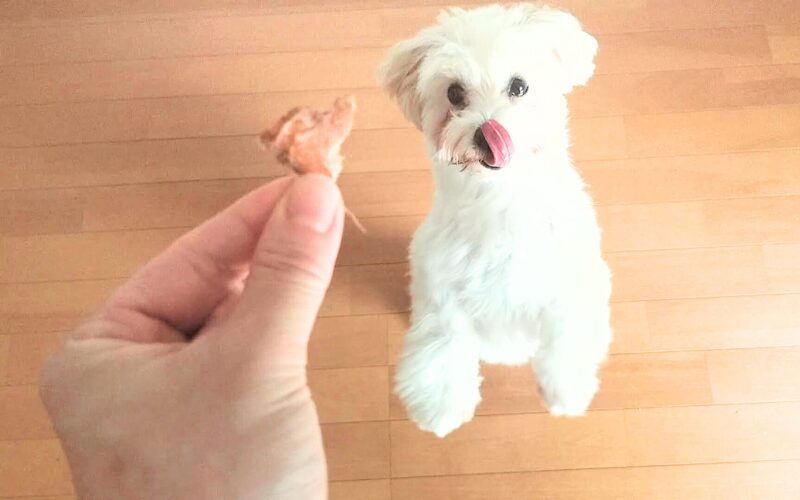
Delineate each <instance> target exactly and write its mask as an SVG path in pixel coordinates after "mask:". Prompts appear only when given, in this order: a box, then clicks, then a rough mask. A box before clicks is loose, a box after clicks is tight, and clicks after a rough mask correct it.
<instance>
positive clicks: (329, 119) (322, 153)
mask: <svg viewBox="0 0 800 500" xmlns="http://www.w3.org/2000/svg"><path fill="white" fill-rule="evenodd" d="M355 111H356V100H355V98H353V97H352V96H348V97H340V98H338V99H336V102H334V103H333V108H331V109H329V110H326V111H318V110H315V109H312V108H308V107H299V108H294V109H293V110H291V111H289V112H288V113H286V114H285V115H284V116H282V117H281V118H280V119H279V120H278V121H277V122H275V123H274V124H273V125H272V126H271V127H270V128H268V129H267V130H265V131H264V132H263V133H262V134H261V142H262V143H263V144H264V145H265V146H266V147H267V148H269V149H272V150H275V151H276V152H277V157H278V161H280V162H281V163H283V164H285V165H287V166H289V167H290V168H291V169H292V170H294V171H295V172H296V173H297V174H299V175H302V174H308V173H317V174H323V175H328V176H330V177H332V178H333V179H334V180H335V179H337V178H338V177H339V174H340V173H342V156H341V154H339V151H340V149H341V146H342V143H343V142H344V140H345V139H346V138H347V135H348V134H349V133H350V130H351V129H352V128H353V115H354V114H355ZM345 211H346V212H347V214H348V215H349V216H350V219H351V220H352V221H353V223H354V224H355V225H356V226H357V227H358V228H359V229H360V230H361V232H364V233H365V232H366V229H365V228H364V226H363V225H362V224H361V222H360V221H359V220H358V217H356V216H355V214H353V212H351V211H350V210H349V209H348V208H347V207H345Z"/></svg>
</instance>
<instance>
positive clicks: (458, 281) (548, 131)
mask: <svg viewBox="0 0 800 500" xmlns="http://www.w3.org/2000/svg"><path fill="white" fill-rule="evenodd" d="M596 50H597V42H596V41H595V39H594V38H592V37H591V36H590V35H588V34H587V33H584V32H583V31H582V30H581V27H580V25H579V23H578V21H577V20H576V19H575V18H574V17H573V16H571V15H569V14H567V13H564V12H560V11H557V10H553V9H549V8H545V7H540V6H533V5H518V6H514V7H510V8H503V7H500V6H496V5H495V6H489V7H482V8H478V9H474V10H469V11H465V10H461V9H451V10H447V11H445V12H443V13H442V14H441V15H440V16H439V18H438V22H437V24H436V25H434V26H432V27H429V28H427V29H424V30H423V31H421V32H420V33H419V34H418V35H417V36H416V37H414V38H412V39H410V40H406V41H403V42H401V43H399V44H398V45H396V46H395V47H394V48H392V49H391V51H390V53H389V56H388V60H387V61H386V63H385V64H384V66H383V67H382V69H381V82H382V84H383V86H384V87H385V88H386V89H387V90H388V92H389V93H390V94H391V95H392V96H394V97H395V98H396V99H397V101H398V102H399V104H400V107H401V108H402V110H403V112H404V114H405V116H406V117H407V118H408V119H409V120H410V121H411V122H413V123H414V124H415V125H416V126H417V128H419V129H420V130H421V131H422V132H423V133H424V135H425V139H426V144H427V149H428V152H429V155H430V157H431V160H432V162H433V174H434V178H435V184H436V191H435V194H434V199H433V208H432V209H431V212H430V214H428V216H427V218H426V219H425V221H424V222H423V223H422V225H421V226H420V227H419V229H418V230H417V232H416V234H415V235H414V239H413V241H412V243H411V257H410V258H411V296H412V315H411V323H412V325H411V329H410V330H409V332H408V333H407V334H406V337H405V344H404V348H403V354H402V357H401V359H400V362H399V364H398V367H397V375H396V387H395V392H396V393H397V394H398V396H399V397H400V399H401V400H402V401H403V402H404V404H405V405H406V408H407V410H408V413H409V415H410V417H411V419H412V420H414V421H415V422H416V423H417V424H418V425H419V426H420V427H421V428H422V429H424V430H428V431H431V432H434V433H435V434H436V435H437V436H440V437H441V436H445V435H446V434H448V433H449V432H451V431H452V430H454V429H456V428H457V427H459V426H460V425H461V424H463V423H464V422H467V421H469V420H471V419H472V416H473V414H474V412H475V407H476V406H477V405H478V403H479V402H480V400H481V396H480V384H481V380H482V379H481V376H480V367H479V365H480V361H486V362H488V363H503V364H522V363H531V364H532V366H533V368H534V370H535V372H536V375H537V378H538V381H539V389H540V393H541V395H542V397H543V399H544V402H545V404H546V405H547V408H548V409H549V411H550V413H551V414H553V415H570V416H571V415H581V414H582V413H584V412H585V411H586V408H587V407H588V406H589V403H590V402H591V400H592V397H593V396H594V394H595V392H596V391H597V388H598V380H597V369H598V366H599V364H600V363H601V362H602V361H603V360H604V359H605V357H606V353H607V351H608V345H609V342H610V340H611V329H610V327H609V307H608V301H609V295H610V291H611V280H610V274H609V270H608V267H607V266H606V264H605V262H604V261H603V258H602V255H601V250H600V230H599V228H598V225H597V221H596V218H595V213H594V209H593V206H592V202H591V199H590V198H589V196H588V195H587V194H586V192H585V191H584V184H583V182H582V180H581V178H580V176H579V175H578V173H577V172H576V171H575V168H574V166H573V164H572V162H571V160H570V158H569V154H568V148H569V135H568V131H567V103H566V98H565V97H564V96H565V94H567V93H568V92H570V90H571V89H572V88H573V87H574V86H576V85H584V84H585V83H586V82H587V80H588V79H589V78H590V77H591V75H592V73H593V72H594V63H593V59H594V55H595V52H596Z"/></svg>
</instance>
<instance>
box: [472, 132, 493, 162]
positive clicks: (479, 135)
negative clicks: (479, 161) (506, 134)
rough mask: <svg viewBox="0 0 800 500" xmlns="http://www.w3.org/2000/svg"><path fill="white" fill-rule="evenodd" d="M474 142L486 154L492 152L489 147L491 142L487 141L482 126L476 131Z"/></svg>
mask: <svg viewBox="0 0 800 500" xmlns="http://www.w3.org/2000/svg"><path fill="white" fill-rule="evenodd" d="M472 142H473V143H474V144H475V147H476V148H478V151H480V152H481V153H482V154H483V155H484V156H486V155H491V154H492V149H491V148H490V147H489V143H488V142H486V137H485V136H484V135H483V130H481V128H480V127H478V129H477V130H476V131H475V135H474V136H473V137H472Z"/></svg>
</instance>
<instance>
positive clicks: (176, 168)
mask: <svg viewBox="0 0 800 500" xmlns="http://www.w3.org/2000/svg"><path fill="white" fill-rule="evenodd" d="M459 3H460V4H462V5H470V4H475V3H478V2H476V1H475V0H464V1H462V2H459ZM503 3H507V2H503ZM440 4H443V2H442V1H440V0H436V1H434V2H426V1H423V0H405V1H404V2H401V3H397V2H390V1H388V0H360V1H354V0H335V1H321V0H306V1H303V2H296V1H290V0H274V1H270V2H259V1H254V0H224V1H209V0H181V1H179V2H164V1H163V0H139V1H137V2H123V1H113V2H108V1H99V0H68V1H64V2H59V3H54V2H51V1H49V0H47V1H45V0H24V1H20V0H6V1H5V2H3V3H2V8H1V9H0V26H1V27H0V498H26V499H29V500H35V499H38V500H74V499H75V493H74V491H73V488H72V481H71V479H70V476H69V470H68V467H67V464H66V461H65V458H64V455H63V452H62V450H61V447H60V445H59V444H58V442H57V441H56V440H55V438H54V433H53V428H52V425H51V423H50V422H49V421H48V418H47V416H46V414H45V411H44V408H43V407H42V405H41V403H40V401H39V399H38V395H37V387H36V384H37V381H38V376H39V371H40V368H41V365H42V363H43V362H44V360H45V359H46V358H47V357H48V356H49V355H50V354H52V353H53V352H54V351H55V350H56V349H58V347H59V345H60V344H61V343H62V341H63V339H64V337H65V336H66V335H68V334H69V331H70V330H71V329H72V328H73V327H74V326H75V325H76V324H77V322H79V321H80V319H81V318H83V317H84V316H85V315H86V314H88V313H90V312H91V311H92V310H93V309H94V308H95V307H97V305H98V304H100V303H101V302H102V301H103V300H104V299H105V298H106V297H107V296H108V295H109V293H111V291H112V290H113V289H114V288H115V287H117V286H118V285H119V284H120V283H121V282H122V281H123V280H124V278H125V277H127V276H129V275H130V274H131V273H132V272H134V270H135V269H136V268H137V267H138V266H140V265H142V264H143V263H144V262H145V261H146V260H147V259H149V258H150V257H152V256H153V255H155V254H156V253H158V252H159V251H160V250H161V249H163V248H164V247H165V246H167V245H168V244H169V243H170V242H171V241H173V240H174V239H175V238H177V237H178V236H179V235H181V234H182V233H184V232H185V231H187V230H189V229H190V228H191V227H193V226H195V225H197V224H199V223H201V222H202V221H203V220H205V219H206V218H208V217H210V216H212V215H213V214H214V213H216V212H217V211H219V210H220V209H221V208H223V207H225V206H226V205H228V204H229V203H231V202H232V201H234V200H235V199H237V198H238V197H239V196H241V195H242V194H244V193H246V192H247V191H249V190H251V189H253V188H255V187H257V186H259V185H261V184H263V183H265V182H268V181H269V180H271V179H273V178H275V177H277V176H281V175H285V173H286V170H285V168H284V167H283V166H281V165H279V164H278V163H277V162H276V161H275V159H274V158H273V157H272V156H271V155H269V154H266V153H265V152H264V151H263V150H261V149H260V147H259V146H258V144H257V141H255V140H254V137H255V136H256V135H257V134H258V133H259V132H260V131H261V130H262V129H263V128H264V126H265V125H266V124H267V123H269V122H270V121H272V120H273V119H274V118H276V117H277V116H278V115H280V114H282V113H283V112H284V111H285V110H287V109H288V108H290V107H292V106H295V105H297V104H309V105H315V106H323V105H328V104H329V103H330V102H331V101H332V100H333V98H334V97H335V96H337V95H340V94H343V93H352V94H354V95H355V96H356V97H357V99H358V102H359V111H358V115H357V120H356V124H355V130H354V131H353V133H352V134H351V136H350V137H349V139H348V141H347V142H346V143H345V145H344V151H343V152H344V156H345V173H344V175H343V176H342V177H341V178H340V180H339V184H340V187H341V190H342V193H343V196H344V199H345V200H346V203H347V205H348V207H349V208H351V209H352V210H353V211H354V212H355V213H356V214H357V215H358V216H359V217H360V218H361V220H362V221H363V222H364V223H365V225H366V226H367V227H368V230H369V232H368V233H367V234H366V235H364V234H362V233H360V232H358V231H356V230H355V229H354V228H353V227H351V226H350V225H348V226H347V227H346V230H345V235H344V241H343V244H342V249H341V252H340V256H339V260H338V263H337V269H336V271H335V273H334V278H333V282H332V284H331V287H330V290H329V293H328V294H327V296H326V298H325V301H324V304H323V306H322V308H321V311H320V317H319V319H318V321H317V323H316V325H315V327H314V331H313V332H312V336H311V342H310V345H309V357H308V363H309V371H308V380H309V383H310V386H311V391H312V394H313V397H314V399H315V401H316V404H317V408H318V411H319V415H320V418H321V421H322V422H323V424H322V432H323V438H324V441H325V448H326V453H327V457H328V464H329V478H330V479H331V484H330V497H331V498H333V499H335V500H344V499H347V500H350V499H352V500H359V499H364V500H367V499H370V500H372V499H377V500H388V499H390V498H392V499H401V500H404V499H409V500H410V499H415V500H426V499H433V498H436V499H437V500H438V499H441V500H447V499H456V498H457V499H459V500H461V499H465V500H477V499H485V498H497V499H499V500H505V499H518V498H532V499H533V498H536V499H541V498H552V499H557V500H567V499H569V500H574V499H592V500H595V499H597V500H605V499H609V500H610V499H636V500H638V499H642V500H645V499H647V500H650V499H673V498H681V499H682V498H686V499H698V500H711V499H713V500H723V499H725V500H727V499H731V498H769V499H773V498H774V499H780V500H782V499H787V500H789V499H792V500H795V499H797V498H800V482H798V479H797V477H798V475H797V474H796V470H797V469H798V467H799V466H800V434H798V429H800V428H798V426H797V425H796V422H797V421H798V419H799V418H800V403H798V402H799V401H800V385H798V384H797V383H796V380H798V377H800V368H798V367H800V336H799V335H798V332H800V315H798V314H797V311H800V259H799V258H798V256H800V217H798V214H800V169H798V166H799V165H800V8H798V5H797V2H796V0H774V1H770V2H763V1H759V0H717V1H708V0H691V1H690V0H614V1H612V2H596V1H593V0H557V1H556V2H555V4H556V5H558V6H561V7H564V8H567V9H569V10H570V11H572V12H573V13H574V14H575V15H576V16H577V17H578V18H579V19H580V21H581V23H582V25H583V26H584V27H585V29H587V30H588V31H589V32H590V33H592V34H593V35H594V36H595V37H596V38H597V39H598V41H599V43H600V49H599V52H598V56H597V60H596V63H597V74H596V75H595V76H594V77H593V78H592V80H590V82H589V84H588V85H587V86H585V87H581V88H579V89H576V91H575V92H574V93H572V94H571V95H570V96H569V102H570V115H571V117H572V118H571V121H570V129H571V137H572V142H573V146H572V150H571V153H572V156H573V158H574V159H575V161H576V163H577V166H578V169H579V170H580V172H581V174H582V175H583V176H584V178H585V180H586V181H587V183H588V185H589V190H590V192H591V194H592V196H593V198H594V200H595V202H596V205H597V210H598V217H599V221H600V223H601V226H602V228H603V233H604V242H603V245H604V251H605V253H606V255H607V258H608V260H609V263H610V265H611V267H612V269H613V272H614V295H613V301H612V304H611V312H612V326H613V329H614V332H615V339H614V343H613V344H612V347H611V352H612V354H611V356H610V358H609V360H608V362H607V364H606V365H605V366H604V367H603V368H602V372H601V379H602V383H601V390H600V393H599V394H598V395H597V397H596V399H595V400H594V401H593V404H592V411H590V413H589V414H588V416H587V417H584V418H580V419H557V418H553V417H550V416H549V415H548V414H547V413H545V409H544V407H543V406H542V404H541V402H540V401H539V398H538V395H537V390H536V381H535V379H534V376H533V373H532V371H531V369H530V367H528V366H521V367H501V366H489V365H487V366H483V367H482V373H483V374H484V376H485V380H484V382H483V387H482V395H483V401H482V403H481V405H480V406H479V408H478V411H477V413H478V416H477V417H475V419H474V421H473V422H471V423H469V424H467V425H465V426H464V427H463V428H461V429H459V430H457V431H456V432H455V433H453V434H452V435H451V436H449V437H447V438H446V439H444V440H439V439H437V438H434V437H433V436H432V435H430V434H427V433H422V432H420V431H419V430H417V429H416V427H415V426H414V425H413V424H412V423H410V422H409V421H408V420H407V418H406V414H405V410H404V409H403V408H402V405H401V404H400V403H399V401H398V400H397V399H396V397H395V396H394V395H392V393H391V386H392V383H393V381H392V378H393V373H394V365H395V363H396V360H397V356H398V353H399V351H400V349H401V345H402V338H403V334H404V332H405V330H406V329H407V328H408V296H407V291H406V290H407V284H408V276H407V272H408V267H407V264H406V258H407V245H408V242H409V239H410V237H411V235H412V233H413V231H414V229H415V228H416V226H417V225H418V224H419V222H420V221H421V219H422V217H424V215H425V214H426V212H427V211H428V210H429V208H430V203H431V195H432V192H433V185H432V179H431V175H430V167H429V161H428V159H427V158H426V154H425V147H424V144H423V140H422V137H421V134H420V133H419V132H418V131H417V130H415V129H414V128H413V127H412V126H411V125H410V124H409V123H407V121H406V120H405V119H404V118H403V116H402V114H401V113H400V111H399V110H398V108H397V107H396V105H395V104H394V103H392V102H391V100H390V99H389V98H388V96H386V95H385V94H384V93H383V92H382V91H381V90H380V89H379V88H378V87H377V82H376V69H377V68H376V67H377V64H378V63H379V62H380V61H381V59H382V58H383V57H384V54H385V53H386V50H387V48H388V47H389V46H390V45H391V44H393V43H394V42H396V41H397V40H399V39H401V38H404V37H407V36H410V35H412V34H413V33H414V32H416V31H417V30H418V29H420V28H421V27H423V26H426V25H428V24H429V23H430V22H431V21H432V20H433V19H434V17H435V16H436V14H437V12H438V11H439V10H440V8H441V5H440Z"/></svg>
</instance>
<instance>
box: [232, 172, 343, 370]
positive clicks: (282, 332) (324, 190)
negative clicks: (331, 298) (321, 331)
mask: <svg viewBox="0 0 800 500" xmlns="http://www.w3.org/2000/svg"><path fill="white" fill-rule="evenodd" d="M343 214H344V208H343V204H342V197H341V194H340V192H339V189H338V187H337V186H336V184H335V183H334V182H333V180H332V179H331V178H329V177H326V176H323V175H317V174H309V175H304V176H301V177H298V178H297V179H295V180H294V181H293V182H292V185H291V186H290V187H289V189H287V192H286V194H285V195H284V196H283V199H281V200H280V201H279V202H278V205H277V206H276V208H275V211H274V212H273V214H272V216H271V217H270V219H269V221H268V222H267V224H266V227H265V228H264V232H263V233H262V234H261V237H260V239H259V241H258V244H257V246H256V249H255V252H254V253H253V258H252V262H251V264H250V274H249V276H248V278H247V282H246V284H245V288H244V291H243V292H242V295H241V298H240V300H239V302H238V304H237V306H236V308H235V310H234V311H233V312H232V313H231V315H230V316H229V317H228V321H227V322H226V323H227V324H228V325H229V326H231V327H233V328H230V329H229V328H226V330H228V331H226V333H225V334H224V335H223V337H224V338H225V339H226V340H227V341H230V342H233V343H234V344H233V346H231V348H232V350H233V351H234V352H237V351H238V356H237V357H238V359H239V360H240V361H244V359H243V358H245V357H250V358H252V357H254V356H255V357H256V360H255V361H257V362H258V364H263V363H266V364H268V365H271V366H287V365H290V366H296V367H299V368H302V367H305V364H306V349H307V345H308V337H309V334H310V333H311V329H312V327H313V325H314V320H315V319H316V316H317V312H318V311H319V307H320V305H321V304H322V300H323V298H324V296H325V292H326V291H327V289H328V285H329V284H330V281H331V275H332V274H333V267H334V264H335V262H336V256H337V254H338V252H339V245H340V243H341V239H342V226H343Z"/></svg>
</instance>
